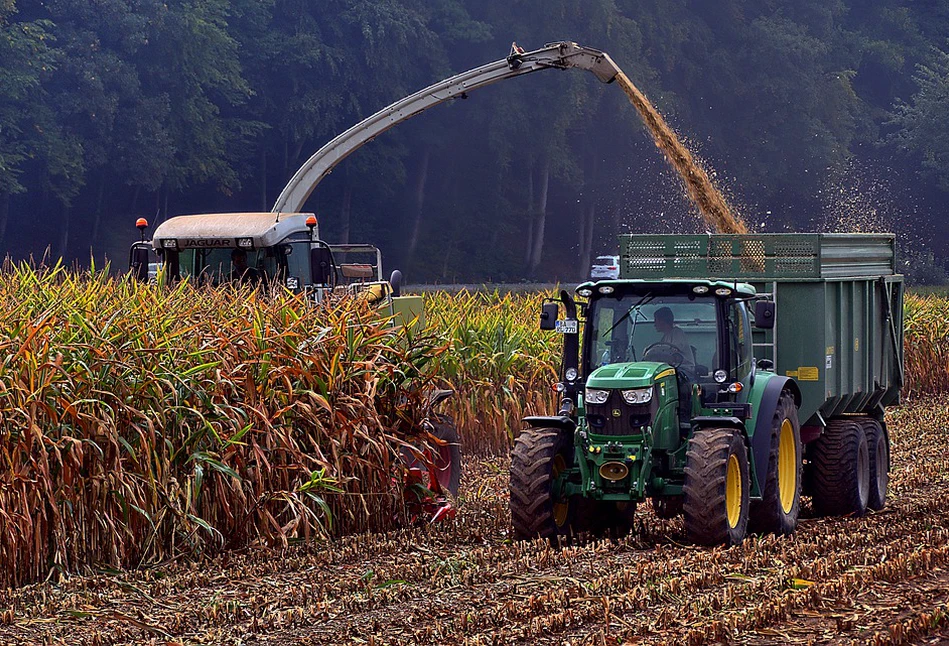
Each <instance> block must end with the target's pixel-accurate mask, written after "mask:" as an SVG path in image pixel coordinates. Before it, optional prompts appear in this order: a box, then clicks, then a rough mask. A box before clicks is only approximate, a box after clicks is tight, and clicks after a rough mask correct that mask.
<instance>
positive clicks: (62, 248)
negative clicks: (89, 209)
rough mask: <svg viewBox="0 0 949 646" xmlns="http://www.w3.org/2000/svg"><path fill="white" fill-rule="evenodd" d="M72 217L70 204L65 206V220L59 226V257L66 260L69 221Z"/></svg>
mask: <svg viewBox="0 0 949 646" xmlns="http://www.w3.org/2000/svg"><path fill="white" fill-rule="evenodd" d="M70 219H71V210H70V208H69V207H68V206H63V221H62V224H61V225H60V227H59V257H60V258H62V259H63V260H64V261H65V260H66V251H67V248H68V247H69V221H70Z"/></svg>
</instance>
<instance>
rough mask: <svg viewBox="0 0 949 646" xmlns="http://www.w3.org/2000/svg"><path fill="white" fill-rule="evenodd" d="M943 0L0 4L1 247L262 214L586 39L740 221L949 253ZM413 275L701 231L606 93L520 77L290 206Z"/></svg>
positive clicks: (540, 270)
mask: <svg viewBox="0 0 949 646" xmlns="http://www.w3.org/2000/svg"><path fill="white" fill-rule="evenodd" d="M947 37H949V3H946V2H945V1H944V0H915V1H911V0H795V1H778V0H717V1H714V2H710V1H708V0H546V1H545V2H533V1H527V0H504V1H503V2H501V1H498V0H480V1H478V2H465V1H463V0H319V1H311V0H44V1H42V2H40V1H35V0H34V1H28V0H0V254H9V255H12V256H14V257H18V258H22V257H26V256H28V255H29V254H34V255H41V254H43V253H44V250H45V249H46V248H49V249H50V252H51V253H52V255H53V256H63V257H64V258H66V259H69V260H71V261H78V262H80V263H88V262H89V260H90V258H91V257H95V259H96V261H97V262H98V261H99V260H100V259H101V258H103V257H108V258H111V259H113V263H114V264H115V265H117V266H119V267H121V266H124V264H125V254H126V250H127V247H128V244H129V243H130V242H131V241H133V240H134V239H136V238H137V231H135V229H134V226H133V223H134V221H135V218H136V217H139V216H145V217H147V218H148V219H149V220H150V221H151V222H152V223H153V224H156V223H157V222H158V221H161V220H163V219H165V218H167V217H170V216H173V215H178V214H183V213H195V212H204V211H248V210H270V207H271V206H272V204H273V202H274V200H275V198H276V196H277V195H278V193H279V192H280V190H281V189H282V188H283V186H284V184H285V183H286V182H287V180H288V179H289V178H290V177H291V176H292V174H293V172H294V171H295V170H296V169H297V168H298V166H299V165H300V164H301V163H302V162H303V161H305V160H306V159H307V158H308V157H309V156H310V155H311V154H312V153H313V152H314V151H316V149H317V148H319V147H320V146H321V145H322V144H323V143H325V142H326V141H328V140H329V139H331V138H332V137H333V136H334V135H336V134H338V133H339V132H341V131H342V130H344V129H345V128H347V127H349V126H350V125H352V124H353V123H355V122H356V121H358V120H359V119H361V118H363V117H366V116H368V115H370V114H371V113H373V112H375V111H376V110H378V109H380V108H382V107H384V106H385V105H387V104H388V103H390V102H392V101H395V100H397V99H399V98H401V97H403V96H405V95H406V94H408V93H410V92H412V91H414V90H416V89H419V88H421V87H423V86H425V85H428V84H430V83H433V82H435V81H437V80H440V79H442V78H444V77H446V76H448V75H450V74H451V73H454V72H459V71H462V70H465V69H468V68H471V67H474V66H476V65H480V64H482V63H486V62H488V61H491V60H496V59H499V58H503V57H504V56H506V55H507V54H508V52H509V49H510V46H511V42H512V41H515V40H516V41H517V42H518V44H520V45H521V46H523V47H525V48H526V49H534V48H536V47H540V46H542V45H543V44H544V43H545V42H549V41H554V40H575V41H577V42H579V43H581V44H584V45H589V46H591V47H596V48H599V49H603V50H605V51H607V52H609V53H610V55H611V56H612V57H613V59H614V60H615V61H616V62H617V63H618V64H619V65H620V66H621V67H622V68H623V69H624V71H626V73H627V74H628V75H629V76H630V78H632V79H633V81H634V82H635V83H636V84H637V85H639V86H640V87H641V88H642V89H643V90H644V91H645V92H646V94H647V95H648V96H649V97H650V99H651V100H652V101H653V103H655V104H656V106H657V107H658V108H659V110H660V111H661V112H662V113H663V114H664V115H665V116H666V118H667V119H668V120H669V121H670V123H671V124H672V125H673V126H674V127H675V128H676V130H677V131H678V132H679V134H680V136H682V137H683V138H684V139H686V140H687V142H688V145H689V146H690V148H692V150H693V151H694V152H695V153H696V154H697V155H698V156H699V157H701V158H702V159H703V160H704V162H705V164H706V166H707V167H708V169H709V170H710V172H712V174H713V175H714V176H715V179H716V181H717V183H718V185H719V186H720V187H722V188H723V189H724V191H725V193H726V195H727V196H728V198H729V199H730V200H731V202H732V203H733V204H734V205H735V207H736V210H737V211H738V212H739V213H740V214H741V215H742V216H743V217H744V218H745V219H746V221H748V223H749V224H750V225H751V226H752V227H753V228H755V229H759V230H766V231H788V230H789V231H799V230H815V229H816V230H825V231H826V230H864V231H870V230H877V231H879V230H894V231H896V232H897V233H898V234H899V235H900V238H901V251H902V254H903V263H904V267H905V268H906V270H907V271H908V272H909V273H911V274H912V275H913V277H914V278H915V279H916V280H917V281H920V282H939V281H942V280H944V279H945V271H944V262H945V260H944V259H945V258H946V257H947V255H949V220H947V218H946V217H945V211H944V208H945V205H946V203H947V198H949V53H947V51H949V41H947ZM306 210H308V211H314V212H316V213H317V214H318V216H319V218H320V226H321V230H322V233H323V237H324V238H325V239H327V240H329V241H331V242H339V241H347V240H348V241H351V242H375V243H377V244H379V245H380V246H381V247H382V249H383V252H384V253H385V255H386V257H387V258H388V261H387V265H388V266H389V267H390V268H393V267H395V266H401V267H402V268H403V269H404V270H405V271H406V273H407V275H408V278H409V280H410V282H416V281H422V280H425V281H441V282H444V281H469V280H478V281H480V280H494V281H506V280H519V279H524V278H537V279H543V280H548V279H564V280H571V279H575V278H579V277H580V276H581V275H583V274H584V273H585V271H586V268H587V267H588V266H589V263H590V258H591V255H594V256H595V255H596V254H598V253H607V252H609V251H610V250H611V249H613V248H614V247H615V242H613V240H614V238H613V236H614V235H615V234H616V233H617V232H619V231H642V232H653V231H662V232H666V231H682V232H685V231H698V230H703V227H702V225H701V221H700V219H699V218H698V216H697V215H696V214H695V213H694V211H693V209H692V207H691V205H690V204H689V203H688V202H687V201H686V199H685V197H684V192H683V190H682V189H681V187H680V185H679V183H678V180H677V178H676V177H675V175H674V173H673V172H672V171H671V169H670V168H669V167H668V165H667V164H666V162H665V160H664V159H663V158H662V156H661V154H660V153H659V151H658V150H657V149H656V147H655V146H654V145H653V143H652V141H651V140H650V139H649V138H648V135H647V134H646V133H645V130H644V128H643V127H642V125H641V123H640V121H639V119H638V117H637V115H636V113H635V111H634V110H633V108H632V107H631V106H630V105H629V104H628V103H627V101H626V98H625V96H624V95H623V93H622V92H621V91H620V89H619V88H618V87H615V85H611V86H606V85H603V84H601V83H599V82H598V81H596V79H595V78H594V77H593V76H592V75H590V74H587V73H583V72H556V71H551V72H542V73H536V74H532V75H529V76H527V77H524V78H521V79H517V80H515V81H509V82H506V83H501V84H498V85H496V86H493V87H491V88H489V89H485V90H480V91H478V92H477V93H474V94H472V96H471V97H470V99H469V100H465V101H454V102H452V103H451V104H450V105H447V106H441V107H438V108H436V109H434V110H432V111H430V112H428V113H426V114H424V115H422V116H420V117H418V118H416V119H414V120H412V121H410V122H408V123H406V124H403V125H401V126H399V127H397V128H395V129H394V130H392V131H390V132H389V133H387V134H385V135H383V136H382V137H379V138H378V139H377V140H375V141H374V142H372V143H371V144H369V145H367V146H366V147H365V148H363V149H362V150H360V151H359V152H358V153H356V154H355V155H353V156H352V157H350V158H349V159H348V160H347V161H346V162H344V163H343V164H342V165H341V166H340V167H339V168H337V169H336V171H335V172H334V173H333V174H332V175H331V176H330V177H329V178H327V180H326V181H324V182H323V184H321V185H320V187H319V189H318V190H317V191H316V192H315V193H314V195H313V196H312V197H311V198H310V201H309V203H308V204H307V209H306Z"/></svg>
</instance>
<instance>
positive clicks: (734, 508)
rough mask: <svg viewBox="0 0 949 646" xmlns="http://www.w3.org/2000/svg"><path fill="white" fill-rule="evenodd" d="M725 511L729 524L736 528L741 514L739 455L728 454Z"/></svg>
mask: <svg viewBox="0 0 949 646" xmlns="http://www.w3.org/2000/svg"><path fill="white" fill-rule="evenodd" d="M725 513H726V515H727V516H728V526H729V527H730V528H731V529H735V527H737V526H738V519H739V517H740V516H741V470H740V469H739V468H738V456H736V455H730V456H728V470H727V472H726V475H725Z"/></svg>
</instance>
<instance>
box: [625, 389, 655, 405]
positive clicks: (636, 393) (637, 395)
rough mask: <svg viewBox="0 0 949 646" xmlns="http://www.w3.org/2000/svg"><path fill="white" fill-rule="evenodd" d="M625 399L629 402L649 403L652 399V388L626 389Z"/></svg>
mask: <svg viewBox="0 0 949 646" xmlns="http://www.w3.org/2000/svg"><path fill="white" fill-rule="evenodd" d="M623 400H625V401H626V403H627V404H648V403H649V402H651V401H652V388H633V389H632V390H624V391H623Z"/></svg>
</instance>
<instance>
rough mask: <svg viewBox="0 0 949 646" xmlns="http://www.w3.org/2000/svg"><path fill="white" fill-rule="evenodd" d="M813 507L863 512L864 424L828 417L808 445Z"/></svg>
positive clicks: (866, 485) (866, 487)
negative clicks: (828, 420) (822, 428)
mask: <svg viewBox="0 0 949 646" xmlns="http://www.w3.org/2000/svg"><path fill="white" fill-rule="evenodd" d="M811 446H812V449H811V453H810V455H811V463H812V469H813V472H812V474H811V475H812V478H813V480H812V486H813V496H814V511H816V512H817V513H818V514H820V515H822V516H844V515H847V514H852V515H854V516H862V515H863V514H865V513H866V511H867V502H868V501H869V498H870V455H869V450H868V447H867V435H866V433H864V431H863V427H862V426H861V425H860V424H858V423H857V422H855V421H854V420H853V419H848V418H835V419H832V420H830V422H829V423H828V424H827V426H826V428H824V431H823V432H822V433H821V435H820V437H818V438H817V439H816V440H815V441H814V442H813V444H812V445H811Z"/></svg>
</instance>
